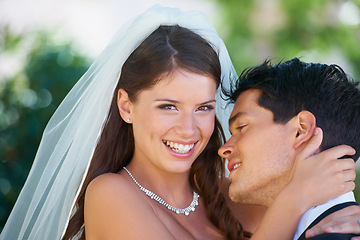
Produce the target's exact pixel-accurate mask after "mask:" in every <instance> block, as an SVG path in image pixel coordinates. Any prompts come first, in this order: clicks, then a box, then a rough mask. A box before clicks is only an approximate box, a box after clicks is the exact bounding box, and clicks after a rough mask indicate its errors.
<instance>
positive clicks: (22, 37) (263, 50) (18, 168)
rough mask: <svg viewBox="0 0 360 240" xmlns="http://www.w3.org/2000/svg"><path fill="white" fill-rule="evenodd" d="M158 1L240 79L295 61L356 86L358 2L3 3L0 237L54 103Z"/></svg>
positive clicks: (0, 9)
mask: <svg viewBox="0 0 360 240" xmlns="http://www.w3.org/2000/svg"><path fill="white" fill-rule="evenodd" d="M156 3H158V4H161V5H165V6H171V7H180V8H182V9H184V10H190V9H199V10H202V11H203V12H205V13H206V14H207V15H208V17H209V19H210V21H211V22H212V24H213V25H214V26H215V28H216V29H217V30H218V32H219V34H220V36H221V37H222V38H223V39H224V41H225V44H226V45H227V47H228V50H229V53H230V56H231V57H232V60H233V63H234V66H235V68H236V70H237V72H238V73H240V72H241V71H242V70H243V69H244V68H246V67H249V66H253V65H257V64H259V63H261V62H262V61H263V60H264V59H266V58H270V59H274V61H280V60H288V59H291V58H293V57H295V56H296V57H301V58H302V60H304V61H314V62H323V63H328V64H331V63H335V64H338V65H340V66H342V67H343V68H344V70H345V71H346V72H347V73H349V74H350V75H351V76H353V77H354V78H355V79H360V67H359V66H360V41H359V40H360V11H359V8H360V0H316V1H313V0H301V1H300V0H293V1H287V0H226V1H224V0H162V1H161V0H158V1H156V0H132V1H125V0H77V1H70V0H61V1H60V0H46V1H45V0H27V1H25V0H0V231H1V230H2V227H3V225H4V224H5V221H6V219H7V217H8V215H9V214H10V210H11V208H12V207H13V205H14V203H15V201H16V198H17V195H18V194H19V192H20V190H21V188H22V185H23V184H24V182H25V180H26V177H27V174H28V172H29V170H30V167H31V165H32V161H33V159H34V156H35V153H36V150H37V147H38V144H39V142H40V139H41V134H42V131H43V130H44V128H45V125H46V123H47V121H48V120H49V118H50V117H51V115H52V114H53V112H54V111H55V109H56V108H57V106H58V105H59V104H60V102H61V100H62V99H63V98H64V97H65V95H66V93H67V92H68V91H69V90H70V89H71V87H72V86H73V85H74V84H75V82H76V81H77V80H78V79H79V77H80V76H81V75H82V74H83V73H84V72H85V71H86V69H87V68H88V67H89V65H90V63H91V61H92V60H93V59H94V58H95V57H96V56H97V55H98V54H99V53H100V52H101V50H102V49H103V48H105V46H106V45H107V43H108V42H109V41H110V39H111V37H112V35H113V34H114V33H115V32H116V30H117V29H118V28H119V27H120V26H121V24H122V23H124V22H125V21H127V20H129V19H130V18H132V17H133V16H135V15H137V14H139V13H141V12H143V11H145V10H146V9H147V8H149V7H150V6H152V5H153V4H156ZM356 182H357V189H356V190H355V195H356V198H357V201H358V202H359V201H360V194H359V193H360V190H359V189H360V181H359V180H357V181H356Z"/></svg>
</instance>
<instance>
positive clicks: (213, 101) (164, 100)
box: [155, 98, 216, 105]
mask: <svg viewBox="0 0 360 240" xmlns="http://www.w3.org/2000/svg"><path fill="white" fill-rule="evenodd" d="M155 102H171V103H179V101H177V100H173V99H169V98H161V99H155ZM215 102H216V100H215V99H211V100H209V101H205V102H202V103H200V104H199V105H204V104H209V103H215Z"/></svg>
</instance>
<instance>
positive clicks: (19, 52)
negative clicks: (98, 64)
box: [0, 27, 89, 231]
mask: <svg viewBox="0 0 360 240" xmlns="http://www.w3.org/2000/svg"><path fill="white" fill-rule="evenodd" d="M55 36H56V35H53V34H52V35H50V34H48V33H43V32H42V33H41V32H37V33H33V34H27V35H15V34H13V33H11V32H10V31H9V30H8V28H6V27H3V28H1V29H0V49H1V51H0V52H1V54H0V61H3V62H2V64H3V65H6V68H7V70H11V69H12V68H14V69H17V68H19V70H17V71H15V72H13V73H12V74H11V76H6V74H5V76H4V74H1V73H0V74H1V75H0V96H1V98H0V231H1V229H2V226H3V225H4V224H5V221H6V219H7V217H8V215H9V214H10V210H11V208H12V207H13V205H14V203H15V200H16V198H17V196H18V194H19V193H20V190H21V188H22V186H23V184H24V182H25V179H26V177H27V175H28V172H29V170H30V167H31V165H32V161H33V159H34V157H35V153H36V150H37V147H38V145H39V142H40V139H41V135H42V132H43V130H44V128H45V126H46V124H47V122H48V121H49V119H50V117H51V115H52V114H53V113H54V111H55V109H56V108H57V106H58V105H59V104H60V102H61V101H62V99H63V98H64V97H65V95H66V93H67V92H68V91H69V90H70V89H71V88H72V86H73V85H74V84H75V82H76V81H77V80H78V79H79V78H80V76H81V75H82V74H83V73H84V72H85V71H86V69H87V68H88V66H89V60H88V59H87V58H86V57H84V56H81V55H79V53H77V52H76V51H75V50H74V49H73V46H72V45H71V43H70V42H69V41H67V42H66V41H65V42H64V41H63V42H61V41H60V42H59V41H58V40H56V38H55ZM4 56H6V57H4ZM14 56H15V57H14ZM1 57H3V58H1ZM11 57H12V58H15V61H13V60H11ZM5 61H7V62H5ZM19 64H20V65H21V66H20V67H19V66H17V65H19ZM3 70H4V69H3ZM5 70H6V69H5Z"/></svg>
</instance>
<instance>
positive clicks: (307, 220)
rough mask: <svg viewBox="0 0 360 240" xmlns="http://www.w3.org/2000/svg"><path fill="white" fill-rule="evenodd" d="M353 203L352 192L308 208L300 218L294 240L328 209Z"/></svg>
mask: <svg viewBox="0 0 360 240" xmlns="http://www.w3.org/2000/svg"><path fill="white" fill-rule="evenodd" d="M352 201H353V202H355V197H354V193H353V192H348V193H345V194H343V195H341V196H339V197H336V198H333V199H331V200H330V201H328V202H326V203H324V204H321V205H319V206H316V207H313V208H310V209H309V210H307V211H306V212H305V213H304V215H303V216H302V217H301V220H300V223H299V226H298V229H297V231H296V233H295V236H294V240H296V239H298V238H299V237H300V235H301V234H302V233H303V232H304V231H305V229H306V228H307V227H308V226H309V225H310V224H311V223H312V222H313V221H314V220H315V219H316V218H317V217H318V216H320V215H321V214H322V213H323V212H325V211H326V210H328V209H329V208H331V207H333V206H335V205H337V204H340V203H344V202H352Z"/></svg>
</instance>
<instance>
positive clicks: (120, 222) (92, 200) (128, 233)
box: [84, 173, 172, 240]
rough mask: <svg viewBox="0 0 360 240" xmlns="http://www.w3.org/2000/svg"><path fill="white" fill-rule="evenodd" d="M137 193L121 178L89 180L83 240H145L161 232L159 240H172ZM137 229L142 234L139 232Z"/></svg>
mask: <svg viewBox="0 0 360 240" xmlns="http://www.w3.org/2000/svg"><path fill="white" fill-rule="evenodd" d="M140 193H141V192H140V191H139V189H138V188H137V186H136V185H135V186H134V184H133V182H130V181H129V179H127V178H126V176H123V175H121V174H116V173H106V174H102V175H100V176H98V177H97V178H95V179H94V180H92V181H91V182H90V184H89V185H88V187H87V190H86V194H85V206H84V221H85V234H86V239H89V240H92V239H144V238H146V235H145V234H149V233H151V232H154V231H157V232H156V233H159V232H160V235H161V238H159V239H171V237H172V236H171V235H169V234H170V233H169V232H168V231H167V229H166V228H165V227H164V225H163V224H162V222H161V221H160V219H158V217H157V216H156V215H155V214H154V211H153V209H152V207H151V206H150V205H149V204H148V201H147V200H146V199H145V198H144V197H143V195H142V194H140ZM139 226H142V228H145V229H143V230H144V231H139ZM154 234H155V232H154Z"/></svg>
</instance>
